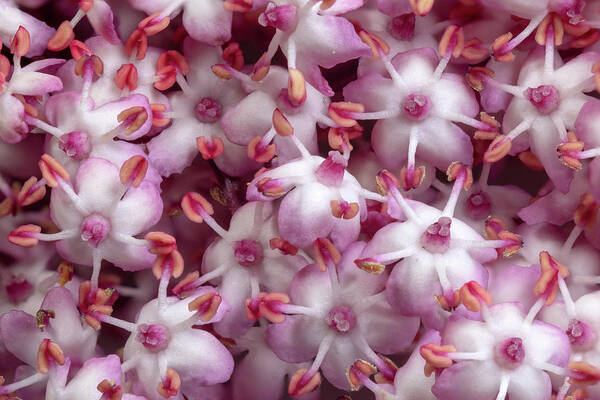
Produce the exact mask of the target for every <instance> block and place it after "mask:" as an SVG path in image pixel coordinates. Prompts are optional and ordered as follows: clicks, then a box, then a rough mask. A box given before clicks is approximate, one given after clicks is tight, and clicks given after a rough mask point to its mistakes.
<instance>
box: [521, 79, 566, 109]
mask: <svg viewBox="0 0 600 400" xmlns="http://www.w3.org/2000/svg"><path fill="white" fill-rule="evenodd" d="M525 97H526V98H527V99H528V100H529V102H530V103H531V104H532V105H533V106H534V107H535V108H536V109H537V110H538V112H539V113H540V114H543V115H548V114H552V113H553V112H554V111H556V109H557V108H558V105H559V103H560V98H559V95H558V90H557V89H556V87H554V86H553V85H542V86H538V87H537V88H529V89H527V90H526V91H525Z"/></svg>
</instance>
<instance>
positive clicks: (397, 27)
mask: <svg viewBox="0 0 600 400" xmlns="http://www.w3.org/2000/svg"><path fill="white" fill-rule="evenodd" d="M415 21H416V18H415V14H414V13H408V14H403V15H398V16H396V17H394V18H392V20H391V21H390V22H389V23H388V26H387V30H388V32H389V34H390V35H391V36H392V37H393V38H394V39H398V40H410V39H412V38H413V36H414V35H415Z"/></svg>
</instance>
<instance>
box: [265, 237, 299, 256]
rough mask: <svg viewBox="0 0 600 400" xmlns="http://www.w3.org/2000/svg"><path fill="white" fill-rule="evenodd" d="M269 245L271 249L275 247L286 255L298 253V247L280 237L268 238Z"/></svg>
mask: <svg viewBox="0 0 600 400" xmlns="http://www.w3.org/2000/svg"><path fill="white" fill-rule="evenodd" d="M269 247H270V248H271V250H275V249H277V250H279V251H281V252H282V253H283V254H286V255H292V256H295V255H296V254H298V248H297V247H296V246H294V245H293V244H291V243H290V242H288V241H287V240H283V239H281V238H273V239H271V240H269Z"/></svg>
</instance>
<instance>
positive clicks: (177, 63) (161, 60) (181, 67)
mask: <svg viewBox="0 0 600 400" xmlns="http://www.w3.org/2000/svg"><path fill="white" fill-rule="evenodd" d="M169 65H172V66H174V67H176V68H177V70H178V71H179V72H180V73H181V75H187V74H188V73H189V72H190V65H189V64H188V62H187V61H186V60H185V57H184V56H183V55H182V54H181V53H180V52H178V51H177V50H167V51H165V52H164V53H162V54H161V55H160V56H159V57H158V60H157V61H156V69H157V70H161V69H163V68H164V67H167V66H169Z"/></svg>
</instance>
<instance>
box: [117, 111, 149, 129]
mask: <svg viewBox="0 0 600 400" xmlns="http://www.w3.org/2000/svg"><path fill="white" fill-rule="evenodd" d="M117 121H119V122H121V123H122V124H123V126H126V127H127V129H125V132H123V133H124V134H125V135H131V134H132V133H134V132H136V131H137V130H139V129H140V128H141V127H142V126H144V124H145V123H146V121H148V111H146V109H145V108H144V107H142V106H134V107H130V108H128V109H126V110H123V111H121V112H120V113H119V115H118V116H117Z"/></svg>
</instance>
